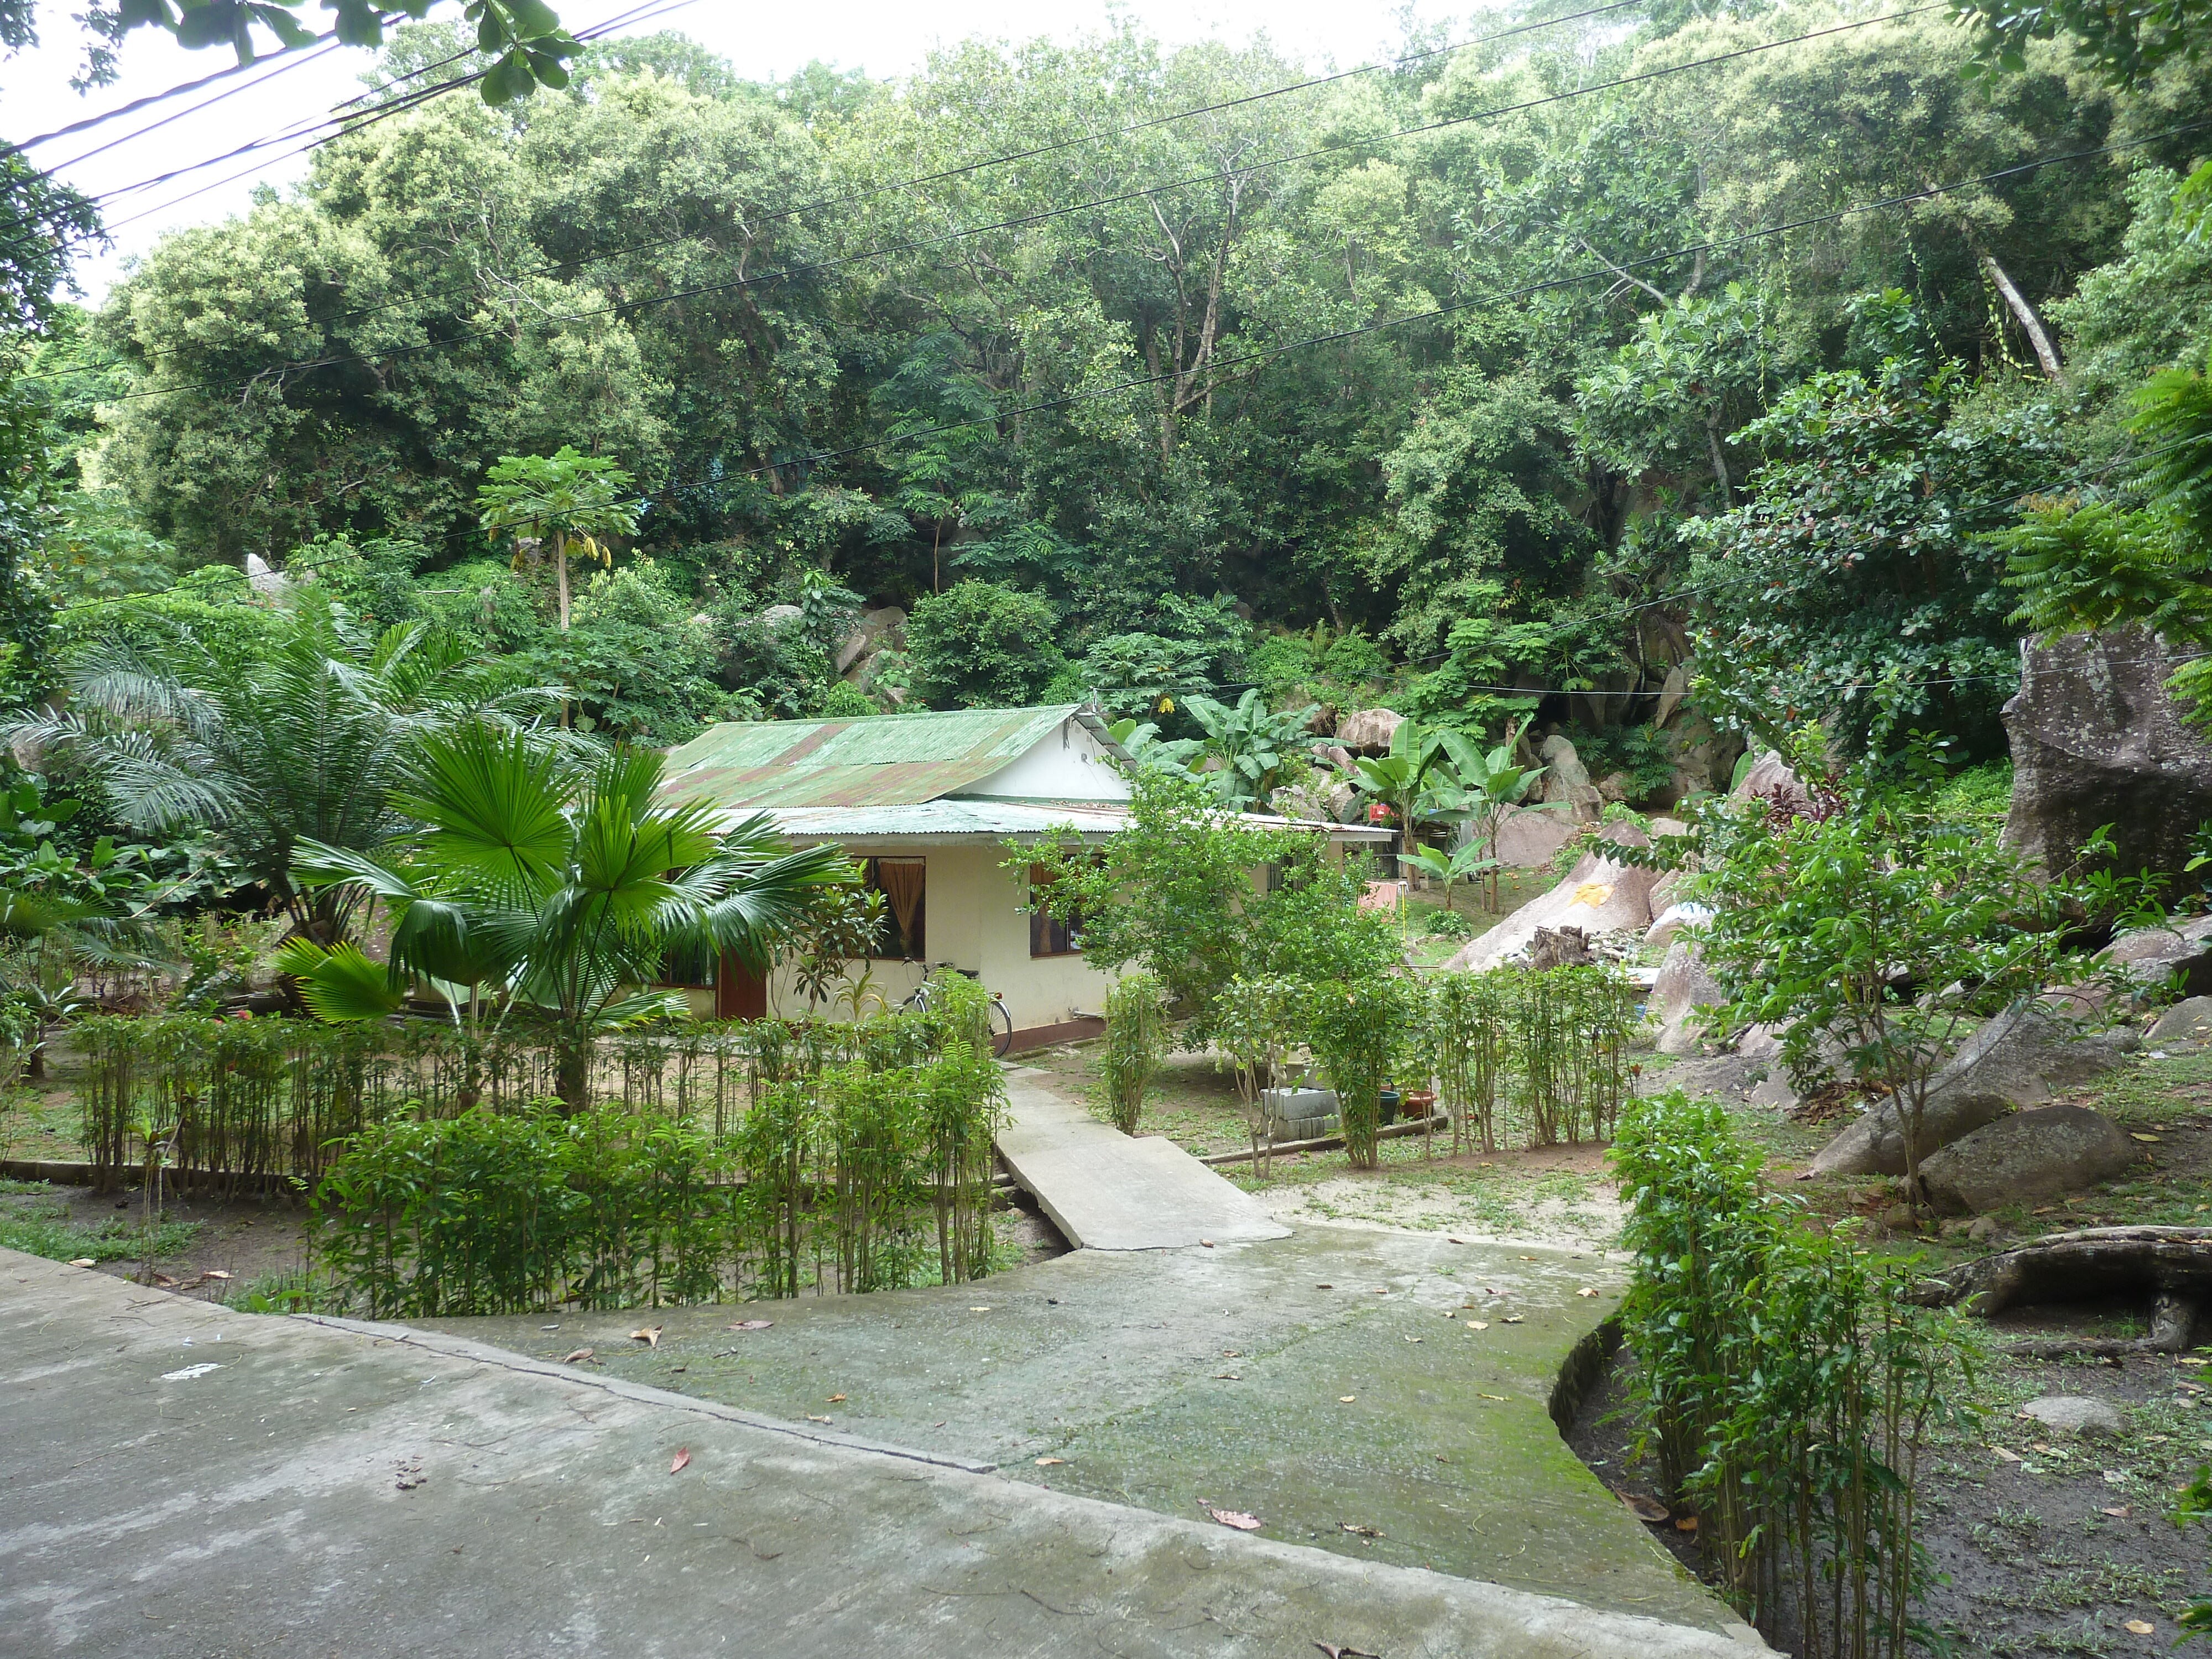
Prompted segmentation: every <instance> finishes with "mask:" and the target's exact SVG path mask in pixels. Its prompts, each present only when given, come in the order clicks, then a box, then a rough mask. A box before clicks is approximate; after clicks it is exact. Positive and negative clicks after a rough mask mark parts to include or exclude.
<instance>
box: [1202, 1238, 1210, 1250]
mask: <svg viewBox="0 0 2212 1659" xmlns="http://www.w3.org/2000/svg"><path fill="white" fill-rule="evenodd" d="M1198 1242H1199V1243H1200V1244H1202V1245H1204V1246H1205V1247H1206V1249H1209V1250H1210V1249H1212V1248H1213V1241H1212V1239H1210V1238H1201V1239H1200V1240H1199V1241H1198Z"/></svg>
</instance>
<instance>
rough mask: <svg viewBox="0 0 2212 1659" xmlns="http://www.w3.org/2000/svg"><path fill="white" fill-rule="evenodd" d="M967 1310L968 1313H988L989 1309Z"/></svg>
mask: <svg viewBox="0 0 2212 1659" xmlns="http://www.w3.org/2000/svg"><path fill="white" fill-rule="evenodd" d="M968 1311H969V1313H988V1312H990V1311H991V1310H989V1309H988V1308H970V1309H969V1310H968Z"/></svg>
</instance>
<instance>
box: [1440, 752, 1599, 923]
mask: <svg viewBox="0 0 2212 1659" xmlns="http://www.w3.org/2000/svg"><path fill="white" fill-rule="evenodd" d="M1521 732H1522V727H1520V726H1515V727H1513V728H1512V729H1511V730H1510V731H1508V732H1506V734H1505V740H1504V742H1503V743H1500V744H1498V745H1496V746H1495V747H1494V748H1491V749H1483V748H1481V747H1480V746H1479V745H1478V744H1474V743H1473V742H1471V741H1469V740H1468V739H1466V738H1465V737H1464V735H1463V734H1462V733H1459V732H1454V733H1453V734H1452V735H1453V736H1454V737H1455V738H1460V739H1461V741H1460V743H1459V744H1455V745H1454V746H1453V753H1454V757H1455V765H1454V773H1455V776H1454V779H1453V787H1452V788H1451V790H1450V792H1449V799H1447V800H1445V801H1443V802H1441V803H1440V810H1438V811H1437V813H1436V816H1437V817H1440V818H1447V819H1451V818H1455V819H1457V820H1458V821H1459V822H1462V823H1465V824H1466V825H1467V826H1468V841H1467V844H1466V845H1465V847H1463V848H1461V849H1460V850H1461V852H1462V853H1466V854H1470V857H1469V859H1468V864H1467V865H1466V866H1465V873H1467V874H1469V875H1480V876H1483V877H1486V878H1487V880H1488V884H1489V893H1488V899H1489V907H1490V908H1491V909H1492V910H1495V909H1497V908H1498V869H1499V867H1500V866H1499V861H1498V831H1499V829H1502V828H1503V827H1504V823H1505V815H1506V814H1507V813H1508V812H1510V811H1513V809H1514V808H1516V806H1518V805H1521V802H1522V796H1524V795H1526V794H1527V793H1528V787H1529V785H1531V784H1533V783H1534V782H1535V781H1536V780H1537V779H1538V778H1539V777H1541V776H1542V775H1543V773H1542V769H1541V768H1539V767H1528V766H1516V764H1514V761H1513V750H1514V745H1515V744H1517V743H1518V742H1519V741H1520V738H1521ZM1541 810H1544V811H1566V810H1567V803H1566V802H1565V801H1547V802H1545V803H1543V806H1542V809H1541ZM1454 857H1455V859H1456V858H1457V857H1458V854H1454ZM1417 861H1418V860H1417ZM1421 867H1422V868H1423V869H1424V870H1429V869H1430V866H1428V865H1427V864H1422V866H1421ZM1431 873H1432V874H1433V873H1435V872H1433V871H1431ZM1455 879H1456V878H1455ZM1445 897H1446V901H1447V902H1449V897H1450V887H1449V882H1447V884H1446V887H1445Z"/></svg>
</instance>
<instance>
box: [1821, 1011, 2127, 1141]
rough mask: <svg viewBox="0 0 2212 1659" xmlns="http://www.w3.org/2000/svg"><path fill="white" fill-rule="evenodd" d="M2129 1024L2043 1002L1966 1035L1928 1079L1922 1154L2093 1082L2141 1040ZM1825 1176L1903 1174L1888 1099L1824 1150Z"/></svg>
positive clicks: (1900, 1137) (1899, 1136)
mask: <svg viewBox="0 0 2212 1659" xmlns="http://www.w3.org/2000/svg"><path fill="white" fill-rule="evenodd" d="M2135 1046H2136V1035H2135V1033H2134V1032H2132V1031H2127V1030H2083V1029H2082V1028H2081V1026H2079V1025H2078V1024H2075V1022H2074V1021H2072V1020H2070V1019H2068V1018H2063V1016H2062V1015H2060V1014H2057V1013H2056V1012H2053V1011H2052V1010H2051V1009H2050V1008H2049V1007H2047V1006H2045V1005H2043V1004H2041V1003H2037V1002H2027V1003H2021V1004H2017V1005H2015V1006H2013V1007H2011V1008H2008V1009H2007V1010H2006V1011H2005V1012H2003V1013H2002V1014H1999V1015H1998V1016H1997V1017H1996V1018H1995V1019H1992V1020H1990V1022H1989V1023H1988V1024H1986V1025H1984V1026H1983V1027H1982V1029H1981V1030H1978V1031H1977V1032H1975V1033H1974V1035H1973V1036H1972V1037H1970V1038H1969V1039H1967V1041H1966V1045H1965V1046H1964V1047H1963V1048H1960V1050H1959V1052H1958V1053H1957V1054H1954V1055H1953V1056H1952V1057H1951V1059H1950V1060H1949V1062H1948V1064H1946V1065H1945V1066H1944V1067H1943V1068H1942V1070H1941V1071H1940V1072H1938V1073H1936V1076H1935V1077H1934V1079H1932V1080H1931V1081H1930V1082H1929V1088H1928V1099H1927V1103H1926V1104H1925V1105H1924V1106H1923V1108H1922V1110H1921V1119H1920V1136H1919V1139H1920V1156H1921V1158H1922V1159H1923V1160H1925V1159H1926V1158H1928V1156H1929V1154H1930V1153H1931V1152H1934V1151H1935V1150H1936V1148H1937V1147H1939V1146H1949V1145H1950V1144H1951V1143H1952V1142H1953V1141H1954V1140H1958V1139H1963V1138H1964V1137H1965V1136H1966V1135H1969V1134H1972V1133H1973V1132H1974V1131H1975V1130H1977V1129H1978V1128H1980V1127H1982V1126H1983V1125H1984V1124H1985V1123H1990V1122H1994V1121H1996V1119H1998V1118H2000V1117H2003V1116H2005V1115H2008V1113H2010V1112H2011V1111H2012V1109H2014V1108H2015V1107H2016V1106H2036V1105H2040V1104H2041V1103H2043V1102H2045V1101H2046V1100H2048V1099H2050V1098H2051V1096H2052V1095H2054V1094H2056V1093H2057V1091H2059V1090H2061V1089H2070V1088H2072V1087H2073V1086H2074V1085H2075V1084H2077V1083H2087V1082H2088V1081H2089V1080H2090V1079H2092V1078H2095V1077H2100V1076H2102V1075H2103V1074H2104V1073H2106V1072H2108V1071H2110V1070H2112V1067H2113V1066H2117V1065H2118V1064H2119V1063H2120V1059H2121V1056H2123V1055H2124V1054H2127V1053H2128V1052H2129V1051H2130V1049H2132V1048H2134V1047H2135ZM1813 1168H1814V1170H1815V1171H1816V1172H1817V1173H1819V1174H1821V1175H1893V1176H1896V1175H1903V1174H1904V1173H1905V1132H1904V1129H1903V1127H1901V1125H1900V1124H1899V1121H1898V1114H1897V1109H1896V1108H1895V1107H1894V1106H1893V1104H1891V1103H1889V1102H1887V1101H1884V1102H1883V1103H1881V1105H1879V1106H1875V1107H1872V1108H1870V1109H1868V1110H1867V1111H1866V1112H1864V1113H1863V1114H1861V1115H1860V1117H1859V1119H1858V1121H1857V1122H1855V1123H1853V1124H1852V1125H1851V1126H1850V1127H1849V1128H1848V1129H1845V1130H1844V1132H1843V1133H1841V1134H1839V1135H1838V1136H1837V1137H1836V1138H1835V1139H1833V1140H1832V1141H1830V1142H1829V1143H1828V1144H1827V1145H1826V1146H1824V1147H1822V1148H1821V1149H1820V1156H1819V1157H1817V1158H1814V1160H1813Z"/></svg>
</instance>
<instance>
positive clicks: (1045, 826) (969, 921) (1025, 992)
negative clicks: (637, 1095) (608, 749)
mask: <svg viewBox="0 0 2212 1659" xmlns="http://www.w3.org/2000/svg"><path fill="white" fill-rule="evenodd" d="M1127 761H1128V756H1127V754H1126V753H1125V752H1124V751H1123V750H1122V749H1121V745H1120V744H1117V743H1115V741H1114V738H1113V735H1112V734H1111V732H1109V731H1108V730H1107V726H1106V722H1105V720H1103V717H1101V716H1100V714H1098V712H1097V710H1096V709H1094V708H1085V707H1081V706H1078V705H1074V704H1060V705H1057V706H1054V707H1051V708H961V709H952V710H948V711H945V712H922V713H916V714H877V715H872V716H870V717H867V718H865V719H860V720H763V721H755V722H744V723H732V724H727V725H722V726H714V727H711V728H710V729H708V731H706V732H702V733H700V735H699V736H698V737H696V738H693V739H692V740H691V741H690V743H687V744H683V745H682V746H681V747H680V748H677V749H674V750H670V751H669V755H668V763H667V771H666V774H665V782H664V784H663V786H662V788H663V793H664V794H665V796H667V797H668V798H670V799H701V800H705V801H708V802H710V803H711V804H713V805H714V806H716V807H718V808H720V809H721V810H722V811H724V812H725V813H726V815H727V817H729V819H730V820H732V821H735V820H736V819H738V818H742V817H749V816H750V815H751V814H753V813H756V812H767V813H768V814H769V816H770V817H773V818H774V819H775V823H776V825H777V827H778V828H779V829H781V830H782V831H783V832H784V833H785V834H786V835H787V836H790V837H791V839H792V840H793V841H794V842H799V843H800V844H802V845H813V844H817V843H820V842H836V843H837V844H838V845H840V846H842V847H843V848H845V849H846V851H847V852H848V853H849V854H851V855H852V856H853V858H854V860H856V861H857V862H859V863H860V865H861V866H862V868H863V869H864V870H865V872H866V881H867V883H868V884H869V885H870V886H871V887H873V888H875V889H877V890H878V891H880V892H881V893H882V894H883V895H884V914H885V917H886V921H885V924H884V938H883V939H882V940H881V941H880V943H879V945H878V952H879V955H878V960H876V961H875V962H873V963H871V964H870V967H871V968H872V971H873V974H874V978H875V983H876V985H877V987H878V988H879V989H880V990H881V991H882V992H883V994H884V997H885V999H886V1000H888V1001H889V1002H890V1004H892V1005H893V1006H896V1004H897V1003H898V1002H899V1001H901V1000H902V999H903V998H905V997H906V996H907V994H908V993H909V992H911V991H912V990H913V989H914V987H915V986H916V985H918V984H919V983H920V982H921V979H922V977H923V976H924V975H926V974H927V972H928V970H929V969H931V968H932V967H936V966H947V965H949V966H951V967H954V968H957V969H961V970H963V972H967V973H970V974H974V975H977V976H979V977H980V978H981V981H982V982H983V983H984V984H985V985H986V986H987V987H989V988H990V989H991V990H992V991H994V992H995V993H996V994H998V995H999V997H1000V1000H1002V1001H1003V1002H1004V1003H1005V1004H1006V1009H1007V1012H1008V1013H1009V1014H1010V1015H1011V1016H1012V1020H1013V1024H1014V1029H1015V1032H1016V1036H1017V1041H1018V1044H1019V1045H1020V1046H1032V1045H1034V1044H1036V1043H1041V1042H1054V1041H1060V1040H1062V1039H1064V1038H1065V1037H1067V1036H1073V1035H1078V1034H1083V1033H1087V1032H1090V1031H1093V1030H1096V1029H1097V1024H1096V1016H1097V1011H1098V1010H1099V1009H1100V1008H1101V1007H1103V1006H1104V1003H1105V997H1106V987H1107V985H1108V983H1109V979H1108V976H1107V975H1105V974H1103V973H1102V972H1100V971H1099V970H1098V969H1095V968H1092V967H1091V965H1090V964H1089V963H1087V962H1085V960H1084V958H1083V954H1082V950H1081V945H1080V941H1079V939H1077V938H1076V937H1074V936H1073V935H1072V934H1071V933H1070V931H1069V930H1068V929H1067V928H1066V927H1062V926H1061V925H1060V924H1059V923H1057V922H1054V921H1052V919H1051V918H1050V917H1048V916H1047V915H1043V914H1042V912H1041V911H1037V912H1032V910H1031V909H1030V904H1029V897H1030V892H1029V882H1028V880H1027V879H1026V878H1025V872H1023V871H1021V870H1020V869H1019V868H1016V869H1012V870H1009V869H1007V868H1006V862H1007V859H1008V854H1007V850H1006V848H1007V845H1008V843H1009V842H1011V843H1013V844H1014V845H1017V846H1019V845H1021V844H1023V843H1025V842H1036V840H1038V839H1039V838H1040V837H1042V836H1043V835H1045V834H1046V833H1047V832H1048V830H1050V829H1054V827H1056V826H1061V827H1066V826H1072V827H1073V829H1075V830H1076V832H1077V833H1078V834H1079V835H1081V836H1083V837H1084V838H1085V840H1087V841H1093V842H1105V841H1107V840H1108V839H1109V838H1110V837H1112V836H1114V835H1115V834H1117V833H1118V832H1119V831H1120V830H1121V829H1123V828H1125V827H1126V826H1127V822H1128V816H1127V801H1128V799H1129V786H1128V782H1127V779H1126V778H1125V777H1124V776H1123V775H1122V772H1121V766H1122V765H1123V764H1126V763H1127ZM1269 822H1270V823H1275V824H1280V823H1281V822H1282V820H1280V819H1271V820H1269ZM1313 828H1314V829H1316V831H1317V832H1320V833H1326V834H1328V836H1330V838H1331V839H1332V841H1334V842H1338V843H1340V844H1342V843H1346V842H1354V841H1359V842H1364V841H1368V840H1379V839H1386V838H1387V836H1388V832H1387V831H1376V830H1371V829H1367V828H1365V827H1364V826H1358V825H1351V824H1338V823H1328V824H1322V823H1316V824H1315V825H1314V826H1313ZM716 977H717V981H718V982H717V983H716V984H714V986H712V987H708V986H695V987H688V988H690V991H691V993H692V996H693V1000H694V1003H695V1006H697V1007H698V1009H699V1011H700V1012H702V1014H704V1013H708V1012H713V1013H714V1014H717V1015H720V1016H721V1017H723V1018H732V1017H738V1016H744V1015H752V1016H759V1015H762V1014H766V1013H769V1012H799V1010H801V1009H803V1008H804V1007H805V997H804V995H803V994H796V993H794V992H793V988H792V987H791V986H790V985H789V983H788V982H787V979H788V975H787V973H785V974H781V975H778V976H777V979H776V980H775V981H770V982H767V983H763V982H762V981H759V980H757V979H753V978H750V977H749V976H747V975H744V974H742V973H739V972H734V971H732V969H731V965H730V964H728V963H724V964H722V965H721V967H720V969H718V970H717V971H716ZM817 1012H819V1011H817Z"/></svg>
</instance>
